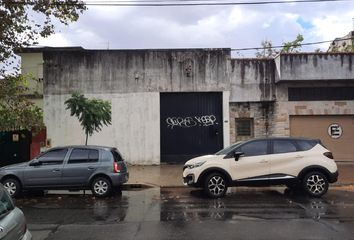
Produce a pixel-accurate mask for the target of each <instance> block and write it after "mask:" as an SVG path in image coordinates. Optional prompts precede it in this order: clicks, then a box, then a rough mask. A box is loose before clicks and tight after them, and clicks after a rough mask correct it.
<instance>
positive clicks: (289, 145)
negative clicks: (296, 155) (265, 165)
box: [273, 140, 296, 154]
mask: <svg viewBox="0 0 354 240" xmlns="http://www.w3.org/2000/svg"><path fill="white" fill-rule="evenodd" d="M289 152H296V146H295V145H294V143H293V142H292V141H289V140H274V141H273V153H274V154H277V153H289Z"/></svg>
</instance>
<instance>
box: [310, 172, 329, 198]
mask: <svg viewBox="0 0 354 240" xmlns="http://www.w3.org/2000/svg"><path fill="white" fill-rule="evenodd" d="M306 186H307V189H308V190H309V191H310V192H311V193H312V194H316V195H317V194H321V193H322V192H323V191H325V189H326V180H325V179H324V178H323V177H322V176H320V175H318V174H313V175H311V176H309V177H308V178H307V180H306Z"/></svg>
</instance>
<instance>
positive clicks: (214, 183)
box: [204, 173, 227, 198]
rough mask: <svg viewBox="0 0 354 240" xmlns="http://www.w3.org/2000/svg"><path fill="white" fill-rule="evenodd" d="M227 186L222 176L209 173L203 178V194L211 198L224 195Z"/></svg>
mask: <svg viewBox="0 0 354 240" xmlns="http://www.w3.org/2000/svg"><path fill="white" fill-rule="evenodd" d="M226 191H227V184H226V179H225V177H224V175H222V174H220V173H211V174H209V175H208V176H207V177H206V178H205V182H204V192H205V193H206V194H207V195H208V196H209V197H211V198H220V197H223V196H224V195H225V193H226Z"/></svg>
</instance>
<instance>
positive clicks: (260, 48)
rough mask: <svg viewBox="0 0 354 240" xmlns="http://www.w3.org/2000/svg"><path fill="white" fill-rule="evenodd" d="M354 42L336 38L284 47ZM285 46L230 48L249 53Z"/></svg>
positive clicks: (353, 38)
mask: <svg viewBox="0 0 354 240" xmlns="http://www.w3.org/2000/svg"><path fill="white" fill-rule="evenodd" d="M350 39H351V40H354V37H349V38H338V39H335V40H326V41H319V42H309V43H300V44H293V45H286V46H289V47H302V46H309V45H317V44H322V43H330V42H335V41H341V40H350ZM283 47H285V45H278V46H271V47H247V48H231V51H249V50H263V49H277V48H283Z"/></svg>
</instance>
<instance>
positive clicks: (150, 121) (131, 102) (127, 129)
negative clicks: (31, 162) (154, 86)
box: [44, 92, 160, 165]
mask: <svg viewBox="0 0 354 240" xmlns="http://www.w3.org/2000/svg"><path fill="white" fill-rule="evenodd" d="M85 96H86V97H88V98H92V97H95V98H100V99H104V100H109V101H111V103H112V125H111V126H109V127H104V128H103V129H102V131H101V132H99V133H94V134H93V135H92V136H91V137H90V138H89V140H88V144H90V145H105V146H114V147H117V148H118V149H119V151H120V152H121V153H122V154H123V156H124V157H125V159H126V160H127V162H129V163H131V164H142V165H144V164H146V165H150V164H160V97H159V93H158V92H155V93H122V94H120V93H115V94H85ZM69 97H70V95H67V94H65V95H45V97H44V122H45V125H46V126H47V138H48V139H51V141H52V147H54V146H63V145H72V144H84V143H85V134H84V131H83V130H82V128H81V126H80V124H79V121H78V120H77V118H76V117H71V116H70V112H69V110H66V109H65V105H64V102H65V100H66V99H68V98H69Z"/></svg>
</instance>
